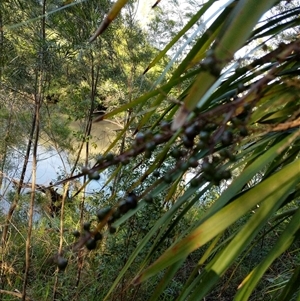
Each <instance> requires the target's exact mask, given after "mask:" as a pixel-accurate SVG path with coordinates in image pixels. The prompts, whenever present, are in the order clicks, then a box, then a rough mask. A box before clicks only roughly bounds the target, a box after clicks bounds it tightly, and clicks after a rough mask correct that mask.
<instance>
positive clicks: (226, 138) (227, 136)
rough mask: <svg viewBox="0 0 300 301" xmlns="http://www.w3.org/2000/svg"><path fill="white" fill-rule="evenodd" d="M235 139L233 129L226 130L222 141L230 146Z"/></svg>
mask: <svg viewBox="0 0 300 301" xmlns="http://www.w3.org/2000/svg"><path fill="white" fill-rule="evenodd" d="M232 140H233V134H232V132H231V131H225V132H224V133H223V135H222V138H221V141H222V144H223V145H224V146H228V145H230V144H231V142H232Z"/></svg>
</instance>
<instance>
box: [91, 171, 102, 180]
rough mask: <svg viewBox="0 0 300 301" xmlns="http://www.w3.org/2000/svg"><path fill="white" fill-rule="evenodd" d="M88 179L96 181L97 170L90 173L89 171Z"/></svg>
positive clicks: (97, 176) (97, 178)
mask: <svg viewBox="0 0 300 301" xmlns="http://www.w3.org/2000/svg"><path fill="white" fill-rule="evenodd" d="M89 179H90V180H96V181H98V180H99V179H100V175H99V172H98V171H94V172H92V173H89Z"/></svg>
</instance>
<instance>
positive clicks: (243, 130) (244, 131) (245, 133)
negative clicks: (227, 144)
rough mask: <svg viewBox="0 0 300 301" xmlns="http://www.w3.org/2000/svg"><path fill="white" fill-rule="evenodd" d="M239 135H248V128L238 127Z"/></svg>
mask: <svg viewBox="0 0 300 301" xmlns="http://www.w3.org/2000/svg"><path fill="white" fill-rule="evenodd" d="M240 135H241V136H243V137H246V136H247V135H248V130H247V128H246V127H244V126H243V127H241V128H240Z"/></svg>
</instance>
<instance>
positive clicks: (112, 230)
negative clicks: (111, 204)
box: [109, 226, 117, 234]
mask: <svg viewBox="0 0 300 301" xmlns="http://www.w3.org/2000/svg"><path fill="white" fill-rule="evenodd" d="M116 232H117V228H116V227H114V226H110V227H109V233H110V234H114V233H116Z"/></svg>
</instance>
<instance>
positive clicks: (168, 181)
mask: <svg viewBox="0 0 300 301" xmlns="http://www.w3.org/2000/svg"><path fill="white" fill-rule="evenodd" d="M163 179H164V181H165V182H166V183H167V184H170V183H172V176H171V175H170V174H165V175H164V177H163Z"/></svg>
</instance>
